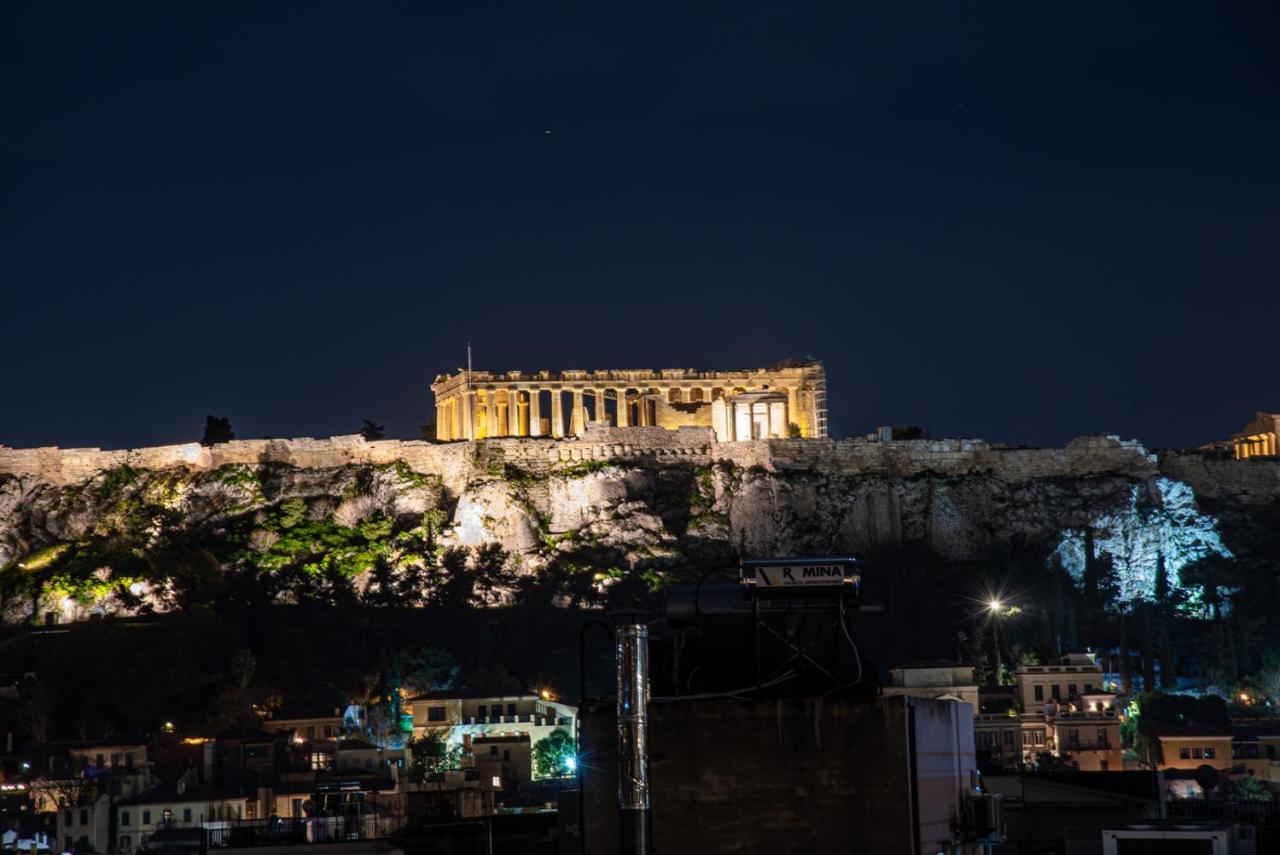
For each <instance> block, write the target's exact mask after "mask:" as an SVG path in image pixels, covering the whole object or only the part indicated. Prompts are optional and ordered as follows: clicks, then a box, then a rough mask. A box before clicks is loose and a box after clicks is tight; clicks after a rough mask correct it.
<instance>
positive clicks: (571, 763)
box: [564, 754, 578, 772]
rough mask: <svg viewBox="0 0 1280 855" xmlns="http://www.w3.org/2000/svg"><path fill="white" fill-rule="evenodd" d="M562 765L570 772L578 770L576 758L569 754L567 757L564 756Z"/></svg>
mask: <svg viewBox="0 0 1280 855" xmlns="http://www.w3.org/2000/svg"><path fill="white" fill-rule="evenodd" d="M564 767H565V768H566V769H568V770H569V771H570V772H576V771H578V758H577V757H574V756H573V755H572V754H570V755H569V756H568V757H566V758H564Z"/></svg>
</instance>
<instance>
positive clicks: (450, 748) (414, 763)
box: [409, 733, 463, 781]
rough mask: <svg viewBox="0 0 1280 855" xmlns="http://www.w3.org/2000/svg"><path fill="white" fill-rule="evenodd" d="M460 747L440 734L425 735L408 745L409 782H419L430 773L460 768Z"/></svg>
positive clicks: (454, 770) (461, 751) (461, 752)
mask: <svg viewBox="0 0 1280 855" xmlns="http://www.w3.org/2000/svg"><path fill="white" fill-rule="evenodd" d="M462 755H463V749H462V746H461V745H460V744H458V743H456V742H455V743H450V742H449V741H448V740H447V739H445V737H444V735H443V734H441V733H426V734H423V735H422V736H419V737H418V738H417V739H414V740H412V741H411V742H410V743H409V780H411V781H421V780H423V779H425V778H426V776H427V775H429V774H431V773H432V772H456V771H457V770H458V769H461V768H462Z"/></svg>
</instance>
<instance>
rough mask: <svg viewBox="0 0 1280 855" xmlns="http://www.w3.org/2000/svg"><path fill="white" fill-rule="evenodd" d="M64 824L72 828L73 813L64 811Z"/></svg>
mask: <svg viewBox="0 0 1280 855" xmlns="http://www.w3.org/2000/svg"><path fill="white" fill-rule="evenodd" d="M62 824H63V825H65V826H67V827H68V828H70V827H71V811H64V812H63V814H62ZM67 848H68V849H70V848H71V847H69V846H68V847H67Z"/></svg>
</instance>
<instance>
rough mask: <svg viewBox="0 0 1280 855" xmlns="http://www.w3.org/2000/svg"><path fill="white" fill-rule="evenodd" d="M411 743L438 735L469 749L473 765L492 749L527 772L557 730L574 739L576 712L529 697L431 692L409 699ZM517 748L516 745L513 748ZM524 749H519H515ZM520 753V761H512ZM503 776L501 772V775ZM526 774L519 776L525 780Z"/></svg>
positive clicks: (550, 701) (553, 702)
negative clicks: (541, 746) (532, 753)
mask: <svg viewBox="0 0 1280 855" xmlns="http://www.w3.org/2000/svg"><path fill="white" fill-rule="evenodd" d="M406 709H407V711H408V712H410V713H411V714H412V716H413V735H414V738H418V737H421V736H423V735H426V734H430V733H436V734H440V735H442V736H443V737H444V738H445V739H446V740H447V741H448V742H450V743H452V744H458V745H463V746H466V747H468V748H470V749H471V751H472V752H473V753H474V754H475V755H476V757H477V759H479V758H481V757H482V756H484V755H485V754H487V753H489V752H490V749H491V748H493V747H495V746H501V747H499V748H497V749H496V751H497V753H498V756H499V757H503V758H504V762H505V763H513V762H517V764H518V763H523V767H524V768H525V769H528V768H530V761H529V756H530V755H529V751H530V750H531V749H532V747H533V746H534V745H537V744H538V743H539V742H541V741H542V740H543V739H545V738H546V737H548V736H550V735H551V734H552V733H553V732H554V731H556V730H564V731H568V733H569V734H571V735H572V734H573V733H574V719H575V718H576V717H577V712H578V710H577V707H574V706H570V705H568V704H562V703H560V702H558V701H552V700H547V699H546V698H543V697H540V696H538V695H533V694H519V695H490V694H467V693H458V692H433V693H430V694H426V695H419V696H418V697H415V698H412V699H410V701H409V703H408V706H407V707H406ZM517 743H519V744H517ZM520 745H523V748H521V747H520ZM513 751H514V752H515V753H516V754H519V753H520V752H523V759H521V758H518V757H517V758H516V761H513V760H512V759H511V758H512V757H513V756H515V755H513V754H512V752H513ZM504 773H505V770H504ZM529 774H531V773H529V772H525V773H524V777H525V778H526V779H527V778H528V776H529Z"/></svg>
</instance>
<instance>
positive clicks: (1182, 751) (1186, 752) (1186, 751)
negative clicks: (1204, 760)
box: [1178, 748, 1191, 760]
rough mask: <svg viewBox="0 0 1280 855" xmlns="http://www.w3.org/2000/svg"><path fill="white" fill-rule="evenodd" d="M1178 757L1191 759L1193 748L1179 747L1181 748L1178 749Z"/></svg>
mask: <svg viewBox="0 0 1280 855" xmlns="http://www.w3.org/2000/svg"><path fill="white" fill-rule="evenodd" d="M1178 759H1179V760H1190V759H1191V749H1190V748H1179V749H1178Z"/></svg>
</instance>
